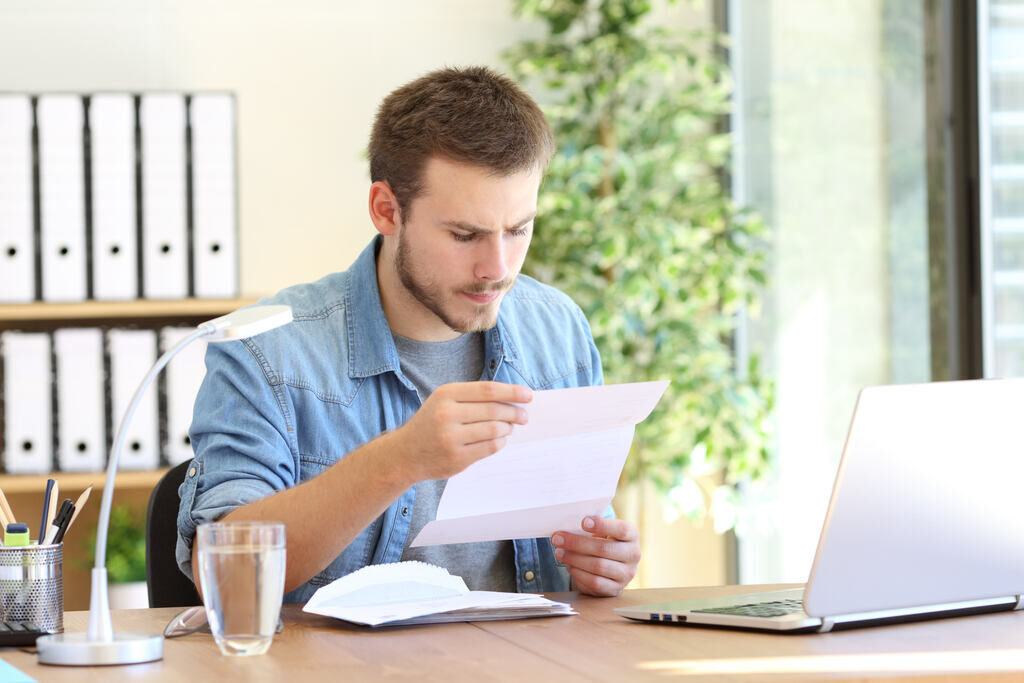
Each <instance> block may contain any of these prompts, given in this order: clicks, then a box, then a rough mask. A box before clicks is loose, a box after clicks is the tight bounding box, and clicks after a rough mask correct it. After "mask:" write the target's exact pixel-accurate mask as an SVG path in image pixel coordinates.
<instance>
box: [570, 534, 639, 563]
mask: <svg viewBox="0 0 1024 683" xmlns="http://www.w3.org/2000/svg"><path fill="white" fill-rule="evenodd" d="M551 545H553V546H555V548H556V552H555V555H556V557H557V555H558V552H557V551H558V550H565V551H567V552H572V553H577V554H580V555H590V556H592V557H604V558H607V559H609V560H615V561H616V562H624V563H626V564H637V563H638V562H639V561H640V544H639V543H637V542H636V541H616V540H615V539H610V538H601V537H597V536H580V535H579V534H569V533H565V532H558V533H557V534H555V535H553V536H552V537H551Z"/></svg>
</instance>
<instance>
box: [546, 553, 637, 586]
mask: <svg viewBox="0 0 1024 683" xmlns="http://www.w3.org/2000/svg"><path fill="white" fill-rule="evenodd" d="M555 559H557V560H558V561H559V562H561V563H562V564H564V565H565V566H567V567H572V568H574V569H581V570H583V571H585V572H587V573H588V574H593V575H594V576H603V577H604V578H606V579H611V580H612V581H615V582H616V583H618V584H621V585H625V584H627V583H629V581H630V580H631V579H632V578H633V576H634V575H635V574H636V566H635V565H629V564H625V563H623V562H618V561H617V560H609V559H608V558H605V557H595V556H594V555H583V554H580V553H574V552H569V551H566V550H564V549H561V548H559V549H558V550H556V551H555Z"/></svg>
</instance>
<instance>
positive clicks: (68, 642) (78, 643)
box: [36, 306, 292, 666]
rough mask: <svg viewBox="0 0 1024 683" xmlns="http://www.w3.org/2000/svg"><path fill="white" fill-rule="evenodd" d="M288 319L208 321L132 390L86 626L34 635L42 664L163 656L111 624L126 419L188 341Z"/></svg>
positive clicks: (111, 467)
mask: <svg viewBox="0 0 1024 683" xmlns="http://www.w3.org/2000/svg"><path fill="white" fill-rule="evenodd" d="M291 320H292V309H291V308H290V307H289V306H252V307H249V308H243V309H240V310H237V311H235V312H233V313H229V314H228V315H225V316H221V317H220V318H214V319H213V320H208V321H206V322H205V323H203V324H201V325H199V327H197V328H196V330H195V331H194V332H192V334H190V335H188V336H187V337H185V338H184V339H182V340H181V341H180V342H179V343H178V344H177V345H176V346H174V348H172V349H170V350H169V351H167V352H166V353H164V355H162V356H161V357H160V359H159V360H157V362H156V364H155V365H154V366H153V368H152V369H151V370H150V371H149V374H148V375H146V378H145V379H144V380H143V381H142V384H140V385H139V388H138V389H136V390H135V394H134V395H133V396H132V400H131V403H129V404H128V409H127V410H126V411H125V413H124V417H122V418H121V424H120V426H119V427H118V428H117V436H116V437H115V438H114V445H113V448H111V449H110V461H109V462H108V463H107V479H106V483H105V484H104V486H103V501H102V503H101V504H100V516H99V521H98V522H97V524H98V526H97V530H96V564H95V565H94V566H93V569H92V592H91V594H90V596H89V630H88V631H87V632H86V633H58V634H55V635H50V636H41V637H40V638H38V639H37V640H36V650H37V652H38V653H39V661H40V662H41V663H43V664H62V665H72V666H76V665H77V666H88V665H98V664H137V663H140V662H152V661H155V660H157V659H161V658H163V656H164V639H163V636H162V635H155V634H149V633H114V629H113V627H112V626H111V622H110V602H109V600H108V596H107V566H106V565H107V562H106V560H107V528H108V527H109V526H110V507H111V504H112V503H113V499H114V478H115V475H116V474H117V462H118V459H119V458H120V455H121V449H122V447H123V446H124V441H125V437H126V432H127V429H128V423H129V422H131V419H132V415H134V414H135V409H136V408H137V407H138V405H139V401H140V399H141V398H142V394H143V393H144V392H145V391H146V388H147V387H149V385H150V384H152V382H153V380H154V379H155V378H156V376H157V375H159V374H160V371H161V370H163V369H164V366H166V365H167V363H168V361H170V360H171V358H173V357H174V356H175V355H177V353H178V352H179V351H181V350H182V349H183V348H185V347H186V346H188V345H189V344H191V343H192V342H194V341H196V340H197V339H202V338H204V337H205V338H206V339H207V340H208V341H215V342H216V341H231V340H233V339H245V338H247V337H252V336H254V335H257V334H259V333H260V332H266V331H267V330H272V329H274V328H275V327H280V326H281V325H285V324H287V323H289V322H291Z"/></svg>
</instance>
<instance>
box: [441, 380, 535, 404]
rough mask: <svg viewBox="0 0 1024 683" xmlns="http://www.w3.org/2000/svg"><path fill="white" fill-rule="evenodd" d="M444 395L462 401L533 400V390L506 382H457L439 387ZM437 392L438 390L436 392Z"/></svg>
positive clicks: (523, 401) (520, 401)
mask: <svg viewBox="0 0 1024 683" xmlns="http://www.w3.org/2000/svg"><path fill="white" fill-rule="evenodd" d="M441 390H444V395H446V396H447V397H448V398H451V399H453V400H455V401H459V402H460V403H461V402H469V403H472V402H489V401H498V402H504V403H529V402H530V401H532V400H533V390H532V389H530V387H524V386H522V385H519V384H507V383H505V382H456V383H453V384H445V385H443V386H441V387H438V389H437V391H441ZM435 393H436V392H435Z"/></svg>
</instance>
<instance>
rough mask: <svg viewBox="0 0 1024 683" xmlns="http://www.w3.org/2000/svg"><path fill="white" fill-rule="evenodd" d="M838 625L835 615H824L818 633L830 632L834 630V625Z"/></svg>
mask: <svg viewBox="0 0 1024 683" xmlns="http://www.w3.org/2000/svg"><path fill="white" fill-rule="evenodd" d="M835 625H836V620H835V617H822V618H821V628H819V629H818V633H828V632H829V631H831V630H832V627H833V626H835Z"/></svg>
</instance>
